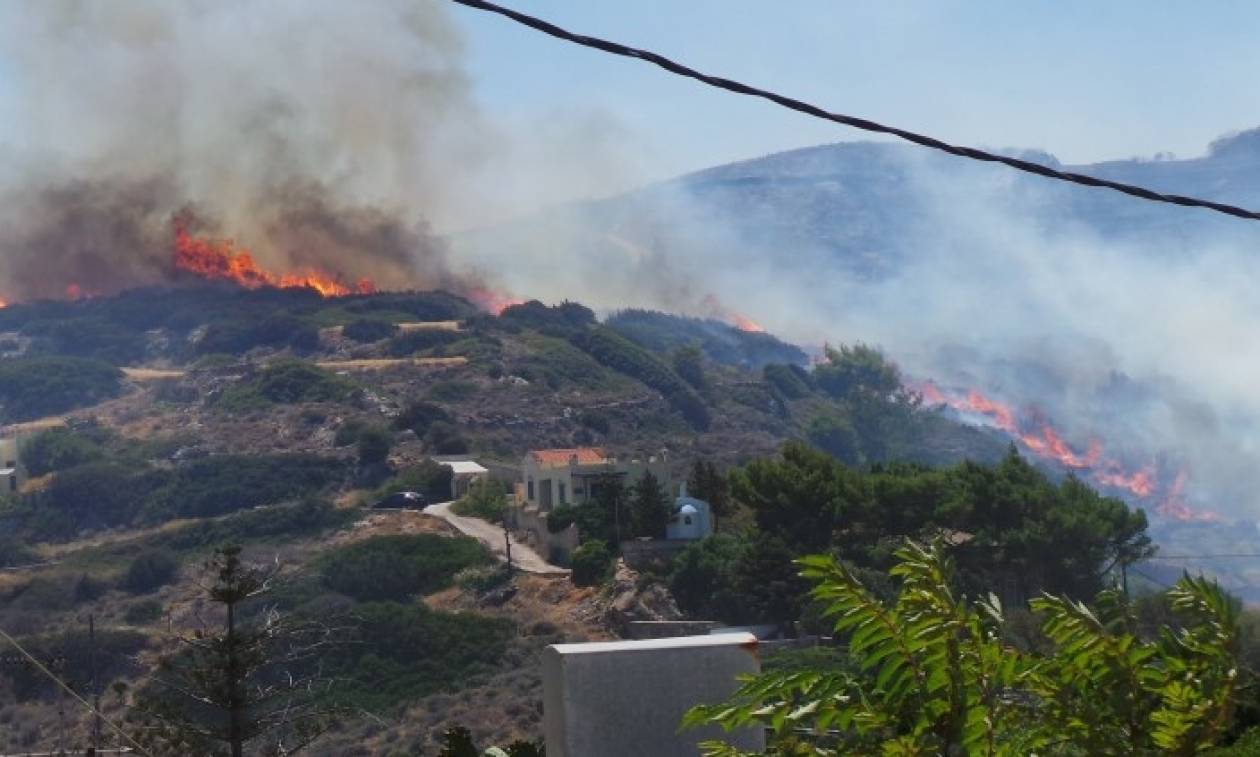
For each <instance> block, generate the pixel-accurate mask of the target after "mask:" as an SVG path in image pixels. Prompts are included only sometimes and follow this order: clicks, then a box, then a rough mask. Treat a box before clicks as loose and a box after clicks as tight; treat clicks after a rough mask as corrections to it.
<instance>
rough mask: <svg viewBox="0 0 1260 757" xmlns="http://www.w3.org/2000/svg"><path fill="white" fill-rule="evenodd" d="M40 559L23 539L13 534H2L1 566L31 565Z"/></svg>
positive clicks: (0, 545)
mask: <svg viewBox="0 0 1260 757" xmlns="http://www.w3.org/2000/svg"><path fill="white" fill-rule="evenodd" d="M38 559H39V558H38V556H37V555H36V554H35V553H34V552H32V551H31V550H30V549H29V548H28V547H27V546H26V545H25V544H23V543H22V540H20V539H18V538H16V537H13V536H0V568H12V567H14V566H15V565H29V564H31V563H34V562H37V561H38Z"/></svg>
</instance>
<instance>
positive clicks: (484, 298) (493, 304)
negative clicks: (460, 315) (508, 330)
mask: <svg viewBox="0 0 1260 757" xmlns="http://www.w3.org/2000/svg"><path fill="white" fill-rule="evenodd" d="M464 296H465V297H467V298H468V301H469V302H471V303H472V304H474V305H476V306H477V307H479V308H481V309H482V310H484V311H486V312H487V313H493V314H495V315H501V314H502V313H503V311H504V310H507V309H508V308H510V307H512V306H513V305H523V304H524V303H525V300H522V299H519V298H516V297H513V296H512V295H510V294H508V293H507V292H500V291H496V290H494V289H487V288H484V287H474V288H473V289H470V290H468V291H467V292H465V293H464Z"/></svg>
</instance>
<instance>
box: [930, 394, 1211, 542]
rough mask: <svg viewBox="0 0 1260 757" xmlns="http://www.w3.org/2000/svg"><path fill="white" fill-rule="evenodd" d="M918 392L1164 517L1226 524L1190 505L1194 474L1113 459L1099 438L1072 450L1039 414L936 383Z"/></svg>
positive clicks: (1153, 463) (1030, 408)
mask: <svg viewBox="0 0 1260 757" xmlns="http://www.w3.org/2000/svg"><path fill="white" fill-rule="evenodd" d="M915 388H916V390H917V391H918V392H919V394H920V395H922V397H923V399H924V401H925V402H926V403H928V404H929V405H944V406H946V407H949V408H951V409H953V410H954V411H955V412H957V413H958V414H959V415H961V416H962V417H963V418H964V419H970V420H976V421H979V422H981V423H984V424H985V425H989V426H992V427H994V428H997V429H999V430H1001V431H1003V432H1005V433H1007V434H1009V435H1010V436H1011V437H1012V439H1014V440H1015V441H1016V442H1017V443H1018V444H1020V445H1021V446H1022V447H1023V448H1024V449H1026V450H1027V451H1028V452H1030V453H1032V454H1033V455H1034V456H1036V457H1038V458H1041V459H1043V460H1048V461H1050V462H1053V463H1057V464H1058V465H1060V466H1062V467H1063V468H1064V469H1067V470H1069V471H1072V472H1074V473H1076V474H1078V475H1080V476H1081V477H1083V478H1086V479H1089V480H1090V481H1092V482H1094V483H1095V484H1097V485H1098V486H1100V487H1102V488H1104V489H1108V490H1111V491H1117V492H1122V493H1124V494H1126V495H1128V496H1130V497H1132V498H1134V499H1136V500H1138V501H1139V502H1141V503H1143V504H1146V505H1149V506H1152V507H1153V509H1154V511H1155V512H1157V513H1159V514H1160V515H1163V516H1165V517H1168V518H1174V519H1176V520H1184V521H1218V520H1220V516H1219V515H1218V514H1216V513H1214V512H1212V511H1209V510H1202V509H1197V508H1194V507H1192V506H1190V505H1189V504H1188V503H1187V502H1186V499H1185V496H1184V489H1185V485H1186V482H1187V480H1188V474H1187V472H1186V471H1185V470H1182V469H1174V470H1166V469H1165V468H1166V467H1167V466H1162V465H1159V464H1157V462H1156V461H1151V462H1148V463H1146V464H1144V465H1141V466H1133V465H1126V464H1125V463H1124V462H1122V461H1121V460H1118V459H1116V458H1115V457H1113V456H1110V455H1108V454H1107V453H1106V451H1105V448H1104V445H1103V442H1102V440H1101V439H1098V438H1091V439H1089V440H1088V441H1087V442H1086V443H1085V444H1084V445H1083V446H1084V449H1083V451H1081V450H1080V449H1079V447H1078V448H1074V447H1073V446H1072V445H1071V444H1069V443H1068V442H1067V441H1066V440H1065V439H1064V435H1063V434H1062V433H1061V432H1060V431H1059V430H1058V429H1056V428H1055V427H1054V425H1052V424H1051V423H1050V421H1048V420H1047V419H1046V418H1045V417H1044V415H1043V414H1042V413H1041V412H1039V411H1038V410H1037V409H1036V408H1034V407H1029V408H1026V409H1023V410H1016V409H1015V408H1014V407H1012V406H1011V405H1009V404H1006V403H1003V402H1000V401H998V400H995V399H992V398H991V397H988V396H986V395H985V394H983V393H981V392H980V391H978V390H976V389H970V390H966V391H947V390H942V389H941V388H940V387H939V386H937V385H936V384H935V383H934V382H932V381H925V382H923V383H922V384H919V385H918V386H917V387H915Z"/></svg>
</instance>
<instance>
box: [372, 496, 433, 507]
mask: <svg viewBox="0 0 1260 757" xmlns="http://www.w3.org/2000/svg"><path fill="white" fill-rule="evenodd" d="M427 504H429V502H428V500H426V499H425V498H424V495H423V494H421V493H420V492H394V493H393V494H391V495H389V496H388V497H386V498H385V499H382V500H381V501H379V502H377V503H376V505H374V506H375V507H400V508H406V509H419V508H422V507H424V506H425V505H427Z"/></svg>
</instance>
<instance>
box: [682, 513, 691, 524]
mask: <svg viewBox="0 0 1260 757" xmlns="http://www.w3.org/2000/svg"><path fill="white" fill-rule="evenodd" d="M683 525H684V526H690V525H691V516H690V515H684V516H683Z"/></svg>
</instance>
